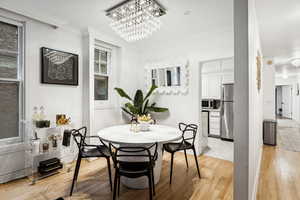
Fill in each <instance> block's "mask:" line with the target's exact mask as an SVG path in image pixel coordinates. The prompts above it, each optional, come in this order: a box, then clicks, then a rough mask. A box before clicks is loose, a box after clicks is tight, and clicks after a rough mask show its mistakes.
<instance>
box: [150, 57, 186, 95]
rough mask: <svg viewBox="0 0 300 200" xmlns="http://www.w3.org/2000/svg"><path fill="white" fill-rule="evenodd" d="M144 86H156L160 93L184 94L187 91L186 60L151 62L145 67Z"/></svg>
mask: <svg viewBox="0 0 300 200" xmlns="http://www.w3.org/2000/svg"><path fill="white" fill-rule="evenodd" d="M145 71H146V87H147V88H149V87H150V86H151V85H156V86H158V88H157V90H156V92H158V93H160V94H163V93H165V94H179V93H182V94H186V93H187V92H188V62H182V61H181V62H172V63H170V62H161V63H151V64H148V65H147V66H146V67H145Z"/></svg>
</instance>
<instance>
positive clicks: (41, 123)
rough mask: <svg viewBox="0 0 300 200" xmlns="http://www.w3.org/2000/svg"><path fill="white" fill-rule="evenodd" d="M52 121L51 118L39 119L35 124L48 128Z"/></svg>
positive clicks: (38, 126)
mask: <svg viewBox="0 0 300 200" xmlns="http://www.w3.org/2000/svg"><path fill="white" fill-rule="evenodd" d="M50 124H51V123H50V121H49V120H39V121H36V122H35V126H36V127H37V128H48V127H50Z"/></svg>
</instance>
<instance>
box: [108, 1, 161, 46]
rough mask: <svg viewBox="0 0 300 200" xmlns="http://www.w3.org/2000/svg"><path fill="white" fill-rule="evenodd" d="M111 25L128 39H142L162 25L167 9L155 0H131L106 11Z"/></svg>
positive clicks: (129, 40)
mask: <svg viewBox="0 0 300 200" xmlns="http://www.w3.org/2000/svg"><path fill="white" fill-rule="evenodd" d="M106 12H107V16H109V17H110V18H111V19H112V22H111V24H110V25H111V27H112V29H113V30H114V31H115V32H116V33H117V34H119V35H120V36H121V37H122V38H124V39H125V40H126V41H128V42H131V41H137V40H142V39H144V38H146V37H149V36H150V35H152V34H153V33H154V32H155V31H157V30H159V29H160V27H161V21H160V19H159V17H160V16H162V15H164V14H165V9H164V8H163V7H162V6H161V5H160V4H158V3H157V2H156V1H155V0H129V1H126V2H124V3H123V4H121V5H119V6H116V7H113V8H112V9H109V10H107V11H106Z"/></svg>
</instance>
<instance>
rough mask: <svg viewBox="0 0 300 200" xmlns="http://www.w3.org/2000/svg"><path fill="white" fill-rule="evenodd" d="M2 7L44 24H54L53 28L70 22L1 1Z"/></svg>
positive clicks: (0, 7)
mask: <svg viewBox="0 0 300 200" xmlns="http://www.w3.org/2000/svg"><path fill="white" fill-rule="evenodd" d="M0 9H3V10H6V11H9V12H12V13H14V14H17V15H20V16H23V17H26V18H29V19H32V20H35V21H38V22H40V23H43V24H47V25H49V26H52V27H53V28H59V27H62V26H65V25H66V24H67V23H68V22H67V21H63V20H61V19H57V18H49V17H46V16H43V15H40V14H33V13H29V12H27V11H25V10H22V9H17V8H11V7H9V6H6V5H3V4H1V3H0Z"/></svg>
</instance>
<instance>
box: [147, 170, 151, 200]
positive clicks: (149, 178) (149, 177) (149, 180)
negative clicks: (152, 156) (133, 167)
mask: <svg viewBox="0 0 300 200" xmlns="http://www.w3.org/2000/svg"><path fill="white" fill-rule="evenodd" d="M151 176H152V175H151V172H149V174H148V182H149V195H150V200H152V177H151Z"/></svg>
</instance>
